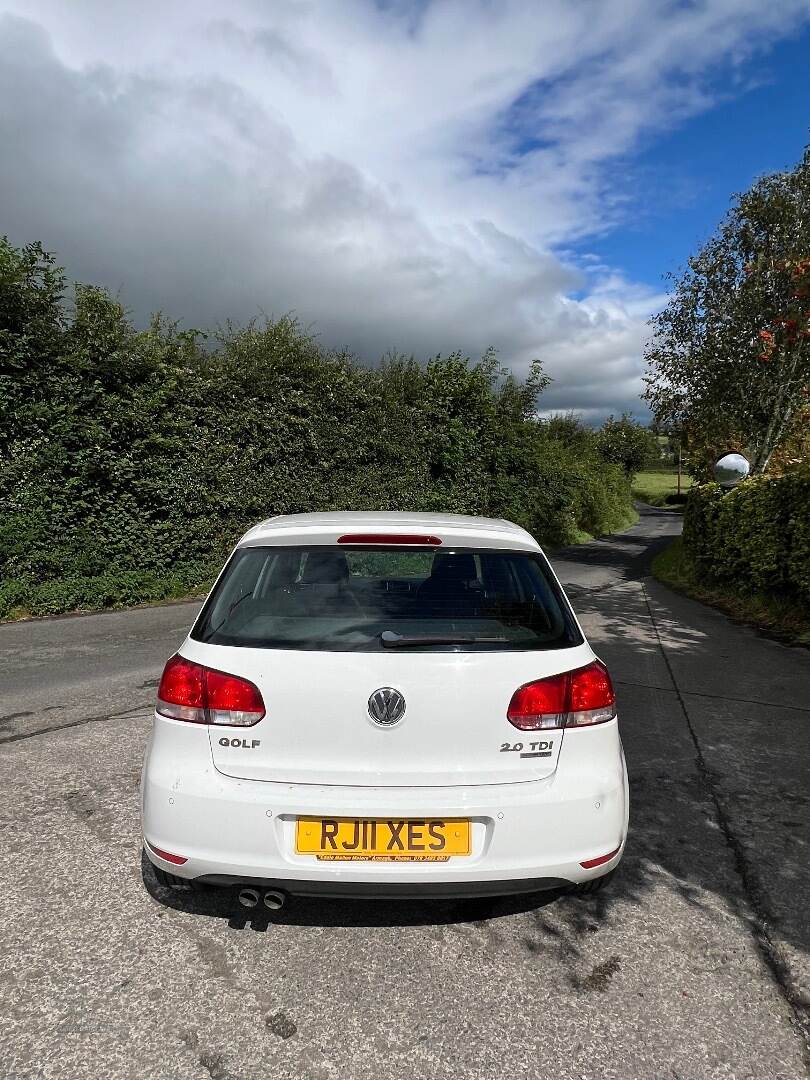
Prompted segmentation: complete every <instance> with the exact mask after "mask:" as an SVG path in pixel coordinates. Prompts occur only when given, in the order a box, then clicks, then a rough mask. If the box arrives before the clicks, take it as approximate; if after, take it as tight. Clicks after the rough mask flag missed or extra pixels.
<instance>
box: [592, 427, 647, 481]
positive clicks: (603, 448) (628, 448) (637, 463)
mask: <svg viewBox="0 0 810 1080" xmlns="http://www.w3.org/2000/svg"><path fill="white" fill-rule="evenodd" d="M596 448H597V450H598V451H599V453H600V454H601V456H602V457H603V458H604V459H605V461H610V462H612V463H613V464H614V465H621V467H622V468H623V469H624V471H625V473H626V474H627V476H628V477H629V478H630V479H632V478H633V477H634V476H635V474H636V473H637V472H640V471H641V470H642V469H643V468H645V467H646V466H648V465H653V464H654V463H655V462H656V461H658V460H659V458H660V452H659V449H658V439H657V438H656V436H655V434H654V433H653V432H652V431H651V430H650V429H649V428H646V427H644V426H643V425H642V424H639V423H638V422H637V421H636V420H634V419H633V418H632V416H630V414H629V413H623V414H622V415H621V416H620V417H618V418H617V417H615V416H609V417H608V418H607V420H606V421H605V422H604V424H603V425H602V427H601V428H600V429H599V431H598V432H597V435H596Z"/></svg>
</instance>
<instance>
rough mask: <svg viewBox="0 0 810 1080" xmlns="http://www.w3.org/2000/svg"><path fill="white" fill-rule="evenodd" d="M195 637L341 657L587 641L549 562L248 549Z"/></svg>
mask: <svg viewBox="0 0 810 1080" xmlns="http://www.w3.org/2000/svg"><path fill="white" fill-rule="evenodd" d="M191 636H192V638H194V640H195V641H203V642H209V643H211V644H214V645H237V646H244V647H247V648H263V649H318V650H328V651H335V652H353V651H379V650H387V649H428V650H430V649H434V650H436V649H449V650H479V649H481V650H498V649H508V650H513V649H562V648H570V647H571V646H573V645H579V644H581V642H582V637H581V635H580V633H579V630H578V629H577V626H576V623H575V622H574V619H573V617H572V615H571V612H570V609H569V608H568V605H567V603H566V601H565V598H564V597H563V595H562V593H561V590H560V588H559V586H558V585H557V583H556V582H555V581H554V579H553V577H552V575H551V573H550V572H549V569H548V566H547V564H546V562H545V560H544V559H543V557H542V556H539V555H533V554H530V553H522V552H514V551H485V550H481V549H479V548H476V549H474V550H472V549H464V548H453V549H444V548H443V549H442V550H441V551H436V550H435V549H432V548H431V549H427V548H425V549H422V548H419V549H414V550H409V551H403V550H402V549H400V548H390V547H389V548H382V547H379V548H369V547H362V548H359V547H358V548H351V547H340V548H338V547H324V546H320V547H275V546H274V547H250V548H240V549H239V550H238V551H236V552H235V553H234V555H233V556H232V557H231V560H230V562H229V563H228V565H227V567H226V569H225V572H224V573H223V575H222V577H221V578H220V580H219V581H218V582H217V585H216V587H215V589H214V591H213V592H212V594H211V596H210V597H209V598H208V600H207V602H206V604H205V606H204V607H203V609H202V611H201V612H200V616H199V618H198V620H197V622H196V623H195V625H194V629H193V630H192V631H191Z"/></svg>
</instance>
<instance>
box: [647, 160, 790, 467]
mask: <svg viewBox="0 0 810 1080" xmlns="http://www.w3.org/2000/svg"><path fill="white" fill-rule="evenodd" d="M652 322H653V326H654V330H655V332H654V336H653V338H652V341H651V343H650V345H649V348H648V350H647V357H646V358H647V376H646V378H645V382H646V384H647V389H646V392H645V395H644V396H645V397H646V399H647V401H648V402H649V403H650V406H651V408H652V410H653V412H654V414H655V418H656V420H657V421H658V422H659V423H664V424H674V425H678V426H681V427H683V428H684V429H685V430H686V432H687V433H688V437H689V441H690V445H691V446H693V447H694V448H695V450H697V449H699V448H700V449H702V451H703V454H704V458H705V460H704V462H703V470H704V471H705V469H706V468H707V467H708V465H709V463H710V459H711V457H712V455H713V454H715V453H716V452H718V451H722V450H725V449H732V448H739V449H746V450H747V451H748V452H749V453H750V454H751V456H752V469H753V471H754V472H764V471H765V469H766V468H767V467H768V463H769V462H770V460H771V457H772V455H773V452H774V450H775V449H776V448H777V447H779V446H780V445H781V444H783V443H784V442H786V441H789V440H790V441H792V440H795V438H796V436H797V434H798V433H799V432H800V431H801V429H802V427H803V426H804V425H806V423H807V420H808V412H807V409H808V404H810V402H809V401H808V398H809V397H810V147H807V148H806V149H805V151H804V154H803V156H802V159H801V161H800V162H799V163H798V165H797V166H796V167H795V168H794V169H792V170H790V171H788V172H783V173H775V174H773V175H771V176H765V177H763V178H762V179H760V180H758V181H757V182H756V183H755V184H754V185H753V186H752V187H751V189H750V190H749V191H747V192H745V193H744V194H742V195H739V196H737V197H736V201H735V203H734V205H733V206H732V208H731V210H730V211H729V213H728V215H727V217H726V219H725V220H724V222H723V223H722V224H721V226H720V228H719V229H718V231H717V233H716V234H715V235H714V236H713V237H712V238H711V239H710V240H709V241H708V243H707V244H706V245H705V246H704V247H703V248H702V250H701V251H700V252H699V253H698V254H697V255H696V256H694V257H693V258H691V259H690V260H689V263H688V265H687V268H686V270H685V271H684V272H683V273H682V274H681V276H680V277H679V278H677V279H676V280H675V289H674V292H673V294H672V297H671V299H670V301H669V303H668V304H667V306H666V307H665V308H664V309H663V311H661V312H660V313H659V314H658V315H657V316H655V318H654V319H653V321H652ZM695 457H696V455H695V456H693V461H695ZM696 464H697V472H698V473H700V472H701V465H700V463H699V462H696Z"/></svg>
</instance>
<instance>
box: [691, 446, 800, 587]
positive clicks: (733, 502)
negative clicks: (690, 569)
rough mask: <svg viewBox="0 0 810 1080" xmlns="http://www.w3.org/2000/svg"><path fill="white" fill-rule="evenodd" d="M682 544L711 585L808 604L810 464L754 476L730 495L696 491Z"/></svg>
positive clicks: (711, 487)
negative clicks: (746, 590) (772, 595)
mask: <svg viewBox="0 0 810 1080" xmlns="http://www.w3.org/2000/svg"><path fill="white" fill-rule="evenodd" d="M683 542H684V547H685V548H686V551H687V553H688V554H689V556H690V557H691V559H692V560H693V562H694V565H695V569H696V571H697V572H698V573H700V574H703V575H705V576H706V577H707V578H708V579H709V580H711V581H716V582H724V583H728V584H731V585H733V586H734V587H735V588H738V589H750V590H753V591H756V592H776V593H779V594H786V595H794V596H796V597H798V598H800V599H801V600H803V601H805V602H807V601H810V465H808V464H805V465H804V466H802V467H800V468H794V469H792V470H791V471H789V472H786V473H785V474H784V475H782V476H774V477H769V476H756V477H751V478H750V479H748V480H745V481H744V482H743V483H742V484H740V485H739V487H736V488H734V489H733V490H731V491H728V492H724V491H723V489H722V488H720V487H719V486H718V485H717V484H705V485H703V486H700V487H693V488H692V490H691V491H690V493H689V498H688V500H687V504H686V512H685V516H684V529H683Z"/></svg>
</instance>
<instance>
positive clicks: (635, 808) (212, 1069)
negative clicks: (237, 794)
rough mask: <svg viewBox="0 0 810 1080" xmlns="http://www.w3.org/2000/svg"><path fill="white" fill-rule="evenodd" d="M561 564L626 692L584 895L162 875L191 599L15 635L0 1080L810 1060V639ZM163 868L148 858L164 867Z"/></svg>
mask: <svg viewBox="0 0 810 1080" xmlns="http://www.w3.org/2000/svg"><path fill="white" fill-rule="evenodd" d="M678 528H679V522H678V519H677V518H675V517H673V516H672V515H671V514H668V513H665V512H655V511H645V513H644V514H643V516H642V520H641V521H640V523H639V525H637V526H636V527H635V528H633V529H631V530H630V531H628V532H627V533H624V534H622V535H620V536H616V537H612V538H609V539H606V540H601V541H596V542H594V543H592V544H588V545H584V546H582V547H578V548H573V549H570V550H568V551H566V552H563V553H561V555H560V556H559V557H558V558H557V559H556V560H555V565H556V568H557V570H558V573H559V574H560V577H561V578H562V580H563V581H564V583H566V585H567V586H568V587H569V592H570V595H571V597H572V599H573V601H574V604H575V606H576V608H577V610H578V611H579V613H580V615H581V617H582V619H583V622H584V624H585V627H586V630H587V632H588V633H589V635H590V638H591V641H592V642H593V644H594V645H595V647H596V648H597V649H598V650H599V651H600V653H601V655H602V656H603V657H604V659H605V660H606V661H607V663H608V664H609V665H610V667H611V670H612V672H613V674H614V678H615V680H616V682H617V688H618V692H619V695H620V709H621V720H622V730H623V737H624V741H625V749H626V753H627V759H628V764H629V769H630V777H631V795H632V810H631V833H630V839H629V843H628V848H627V854H626V856H625V859H624V862H623V864H622V871H621V875H620V877H618V878H617V879H616V881H615V883H614V887H613V889H612V890H611V891H610V892H609V893H605V894H603V895H598V896H595V897H592V898H590V899H587V900H582V899H573V898H567V897H562V898H550V897H547V896H546V897H539V898H537V897H536V898H528V899H525V898H524V899H519V900H515V899H509V900H500V901H488V902H486V903H484V902H471V901H464V902H453V903H450V902H444V903H424V904H420V903H358V902H353V903H348V902H335V901H328V902H326V901H323V902H314V901H307V902H303V901H293V902H291V903H290V905H288V906H287V907H286V908H285V909H284V910H283V911H282V912H281V913H279V914H278V915H277V916H276V917H274V918H273V919H272V921H268V919H267V918H266V917H265V916H262V917H260V918H257V919H256V920H253V921H250V920H247V921H246V919H245V917H244V916H243V915H242V914H240V909H239V908H238V907H236V906H235V905H234V903H233V901H232V900H231V899H230V898H228V897H227V896H221V895H220V894H213V895H212V896H211V897H206V898H204V899H203V900H200V901H195V902H194V905H193V906H189V905H188V904H184V903H182V902H180V901H178V900H177V899H175V898H173V897H171V896H168V895H166V894H164V893H163V892H162V891H161V890H158V889H156V888H154V887H153V888H152V889H151V892H150V891H149V890H147V888H146V887H145V884H144V880H143V877H142V868H141V856H140V839H139V829H138V818H137V800H138V781H139V772H140V765H141V758H142V754H143V749H144V745H145V742H146V738H147V733H148V728H149V723H150V709H151V703H152V699H153V695H154V689H155V685H156V682H157V678H158V676H159V673H160V670H161V666H162V664H163V662H164V661H165V659H166V657H167V656H168V655H169V654H170V653H171V652H172V651H173V650H174V649H175V648H176V647H177V645H178V644H179V643H180V641H181V640H182V638H183V636H184V634H185V632H186V629H187V627H188V625H189V623H190V621H191V619H192V616H193V615H194V612H195V611H196V606H195V605H188V604H185V605H176V606H169V607H158V608H150V609H143V610H139V611H133V612H127V613H114V614H104V615H94V616H86V617H75V618H65V619H50V620H41V621H35V622H29V623H18V624H13V625H6V626H2V627H0V792H1V793H2V798H1V799H0V836H2V844H0V898H2V909H1V911H2V932H1V933H0V1017H2V1023H1V1024H0V1063H2V1064H0V1075H2V1077H3V1078H4V1080H15V1078H22V1077H26V1078H29V1077H31V1078H33V1077H37V1078H39V1077H60V1078H61V1077H70V1078H73V1077H93V1078H97V1077H108V1076H109V1077H138V1078H145V1077H156V1078H161V1080H173V1078H175V1077H178V1078H180V1077H189V1078H191V1077H194V1078H198V1080H237V1078H239V1080H242V1078H253V1077H255V1078H259V1077H262V1078H266V1077H274V1078H275V1077H296V1078H312V1080H332V1078H335V1080H337V1078H341V1080H343V1078H346V1080H366V1078H369V1080H370V1078H382V1077H403V1078H404V1077H407V1078H411V1077H414V1078H426V1080H427V1078H430V1080H440V1078H448V1080H449V1078H451V1077H452V1078H453V1080H456V1078H458V1077H465V1078H466V1077H475V1078H479V1077H480V1078H499V1080H500V1078H502V1080H512V1078H518V1077H520V1078H532V1077H554V1078H555V1080H556V1078H559V1080H568V1078H571V1080H574V1078H576V1080H583V1078H594V1080H596V1078H602V1077H633V1078H647V1077H649V1078H653V1077H654V1078H656V1080H657V1078H660V1077H666V1078H680V1080H687V1078H691V1077H695V1078H697V1077H700V1078H703V1077H718V1078H720V1077H722V1078H724V1080H726V1078H729V1077H739V1078H742V1077H748V1078H768V1080H777V1078H784V1080H787V1078H789V1077H790V1078H793V1077H806V1076H807V1061H808V1046H807V1017H808V1004H809V1003H810V963H808V949H810V911H809V910H808V900H809V899H810V859H808V854H810V852H808V842H809V841H810V827H809V826H810V784H808V771H810V764H809V763H810V654H809V653H808V652H807V651H805V650H797V649H791V648H787V647H784V646H782V645H779V644H776V643H774V642H771V641H768V640H766V639H765V638H762V637H760V636H758V635H757V634H756V632H754V631H752V630H749V629H745V628H741V627H738V626H735V625H733V624H731V623H730V622H729V621H728V620H726V619H725V618H724V617H723V616H722V615H720V614H718V613H716V612H714V611H710V610H708V609H706V608H704V607H702V606H700V605H698V604H695V603H693V602H691V601H689V600H686V599H684V598H682V597H678V596H675V595H673V594H672V593H670V592H668V591H667V590H665V589H664V588H663V587H661V586H658V585H657V584H656V583H654V582H652V581H651V580H650V579H649V577H648V576H647V575H648V572H649V558H650V554H651V551H652V550H654V549H655V547H656V545H660V544H661V542H662V541H663V539H664V538H665V537H667V536H670V535H672V534H673V533H674V532H676V531H677V530H678ZM147 876H148V875H147Z"/></svg>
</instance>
